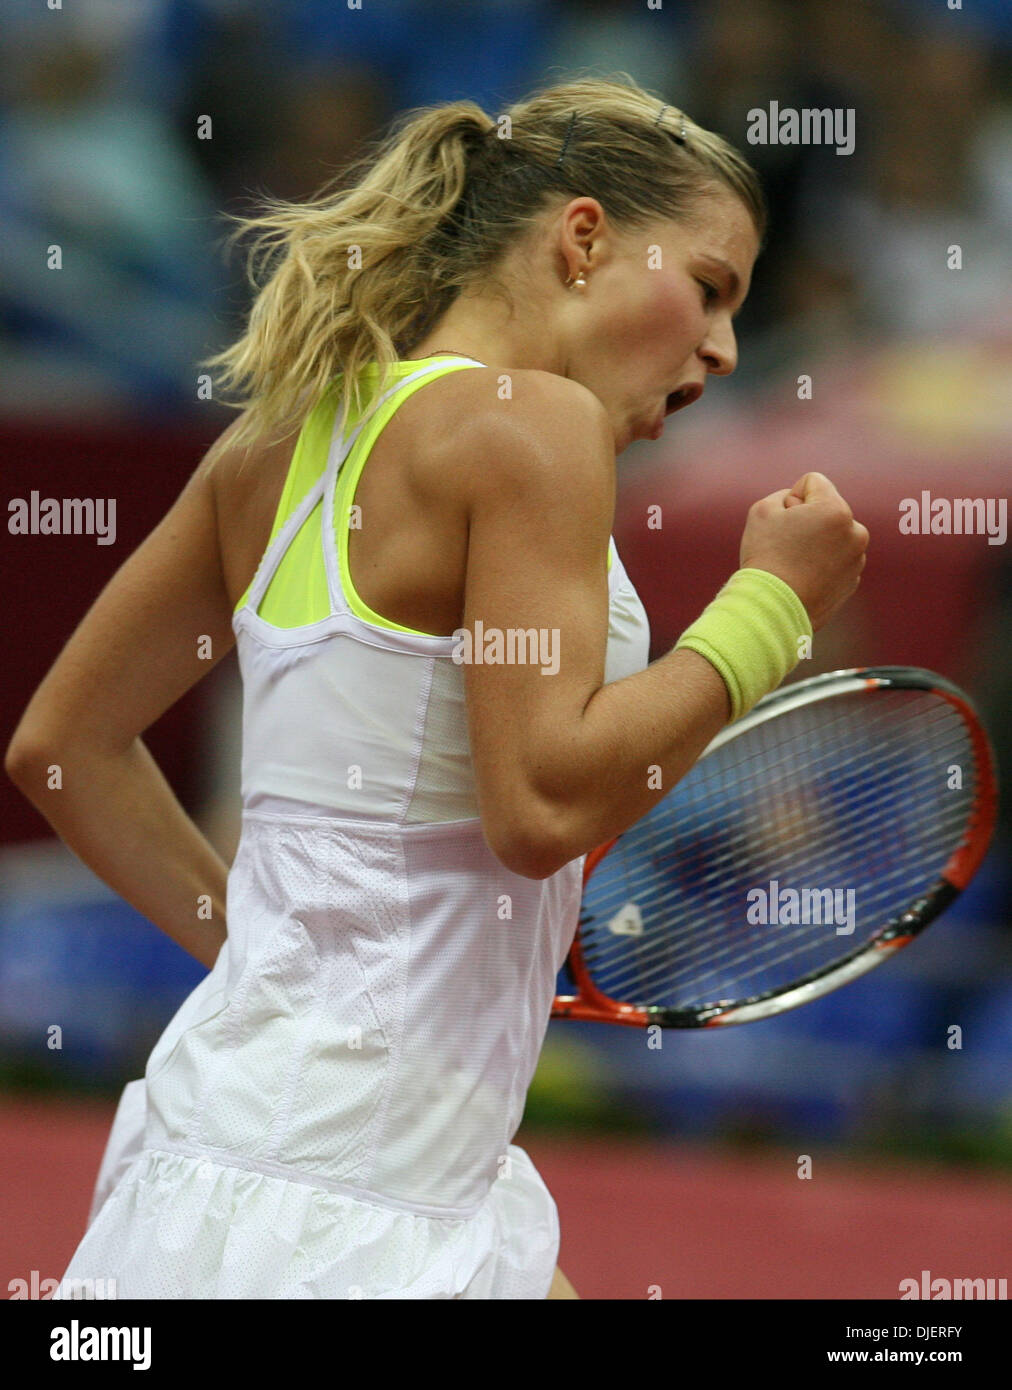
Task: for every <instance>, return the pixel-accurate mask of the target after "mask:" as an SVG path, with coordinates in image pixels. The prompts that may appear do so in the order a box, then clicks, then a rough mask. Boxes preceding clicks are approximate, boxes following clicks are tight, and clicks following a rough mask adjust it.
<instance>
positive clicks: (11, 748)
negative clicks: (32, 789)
mask: <svg viewBox="0 0 1012 1390" xmlns="http://www.w3.org/2000/svg"><path fill="white" fill-rule="evenodd" d="M36 761H37V759H36V756H35V754H34V753H33V751H32V750H31V749H30V748H29V747H28V745H27V744H25V743H23V742H21V741H20V740H19V739H18V736H17V734H15V735H14V737H13V738H12V739H11V741H10V743H9V744H8V745H7V751H6V753H5V754H4V772H6V774H7V776H8V777H9V778H10V779H11V781H12V782H13V783H14V785H15V786H16V787H20V786H21V784H22V782H23V781H24V780H25V777H26V776H27V772H28V769H29V768H30V767H32V766H33V765H34V764H35V763H36Z"/></svg>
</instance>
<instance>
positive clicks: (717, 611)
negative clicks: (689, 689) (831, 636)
mask: <svg viewBox="0 0 1012 1390" xmlns="http://www.w3.org/2000/svg"><path fill="white" fill-rule="evenodd" d="M803 638H807V639H808V641H809V643H810V642H811V638H812V624H811V621H810V619H809V617H808V613H807V611H806V609H805V605H804V604H803V603H802V602H801V600H800V599H799V598H798V596H797V594H796V593H795V592H794V590H793V589H792V588H791V587H790V585H789V584H785V583H784V581H783V580H782V579H780V578H779V576H777V575H775V574H770V573H769V571H768V570H758V569H741V570H737V571H735V573H734V574H732V576H731V578H730V579H729V580H728V581H727V583H726V584H725V585H724V587H723V588H722V589H721V591H720V593H719V594H718V595H717V597H716V598H715V599H714V600H713V602H712V603H710V604H708V605H707V607H706V608H705V609H704V610H703V612H702V613H701V614H700V616H699V617H698V618H697V619H696V621H695V622H694V623H692V624H691V626H690V627H687V628H686V629H685V631H684V632H683V633H682V635H681V637H679V639H678V641H677V642H676V643H675V650H676V651H677V650H678V649H679V648H680V647H687V648H688V649H689V650H690V651H693V652H696V653H697V654H698V655H699V656H702V657H705V659H706V660H707V661H708V662H709V663H710V665H711V666H713V667H714V668H715V669H716V670H717V671H718V672H719V674H720V676H721V678H722V679H723V681H724V684H725V685H726V686H727V693H728V695H729V697H730V700H731V718H732V720H735V719H740V718H741V716H742V715H743V714H747V713H748V711H749V710H750V709H751V708H752V707H753V705H755V704H757V703H758V701H759V700H761V699H762V697H763V696H764V695H768V694H769V693H770V691H772V690H775V689H776V688H777V686H778V685H779V684H780V682H781V681H782V680H783V678H784V677H785V676H786V675H787V674H788V673H789V672H791V671H793V670H794V668H795V666H797V664H798V662H799V661H800V659H801V649H802V639H803Z"/></svg>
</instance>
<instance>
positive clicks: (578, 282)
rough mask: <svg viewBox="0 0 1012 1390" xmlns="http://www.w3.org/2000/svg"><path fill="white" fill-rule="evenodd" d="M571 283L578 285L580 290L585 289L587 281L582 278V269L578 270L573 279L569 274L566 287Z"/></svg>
mask: <svg viewBox="0 0 1012 1390" xmlns="http://www.w3.org/2000/svg"><path fill="white" fill-rule="evenodd" d="M573 285H579V287H580V289H582V290H585V289H586V288H587V281H586V279H585V278H584V274H583V271H582V270H581V271H580V273H579V275H578V276H577V277H576V279H575V280H574V279H573V277H572V276H570V277H569V279H568V280H567V281H566V288H567V289H569V288H571V287H572V286H573Z"/></svg>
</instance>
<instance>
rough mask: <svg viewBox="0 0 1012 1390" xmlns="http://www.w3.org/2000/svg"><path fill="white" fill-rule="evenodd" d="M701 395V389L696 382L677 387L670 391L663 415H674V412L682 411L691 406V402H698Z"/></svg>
mask: <svg viewBox="0 0 1012 1390" xmlns="http://www.w3.org/2000/svg"><path fill="white" fill-rule="evenodd" d="M702 394H703V388H702V386H700V385H699V384H698V383H696V382H692V383H691V384H690V385H688V386H679V387H678V389H677V390H675V391H672V392H671V394H670V395H669V396H668V398H667V400H666V402H665V405H664V414H665V415H674V413H675V411H676V410H684V409H685V407H686V406H687V405H692V403H693V401H698V400H699V398H700V396H701V395H702Z"/></svg>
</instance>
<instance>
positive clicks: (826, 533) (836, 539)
mask: <svg viewBox="0 0 1012 1390" xmlns="http://www.w3.org/2000/svg"><path fill="white" fill-rule="evenodd" d="M867 548H868V531H867V529H866V528H865V527H864V526H862V525H861V523H860V522H859V521H855V520H854V514H853V512H852V511H851V509H850V507H848V505H847V503H846V502H845V501H844V500H843V498H842V497H841V496H840V494H839V493H838V492H837V490H836V488H835V487H834V486H833V484H832V483H831V482H830V481H829V479H828V478H827V477H826V476H825V475H824V474H822V473H806V474H805V475H804V477H802V478H799V479H798V481H797V482H796V483H795V484H794V486H793V487H792V488H782V489H780V490H779V491H777V492H771V493H770V494H769V496H768V497H763V498H761V499H760V500H759V501H758V502H756V503H754V504H753V506H752V507H751V508H750V509H749V514H748V521H747V522H746V523H745V530H744V532H743V534H742V538H741V561H740V562H741V567H742V569H759V570H767V571H768V572H769V573H770V574H775V575H777V577H778V578H780V579H782V580H783V581H784V583H785V584H789V585H790V587H791V588H792V589H793V590H794V592H795V593H796V594H797V596H798V598H799V599H800V600H801V602H802V603H803V604H804V605H805V608H806V610H807V612H808V616H809V619H810V620H811V624H812V630H813V632H815V631H818V629H819V628H820V627H822V626H823V624H824V623H826V622H827V621H828V620H829V618H830V617H831V616H832V615H833V613H835V612H836V610H837V609H838V608H839V607H840V606H841V604H843V603H845V602H846V601H847V599H848V598H850V596H851V594H852V593H853V592H854V590H855V589H856V588H857V586H858V584H859V583H860V579H861V571H862V570H863V569H864V566H865V558H866V557H865V551H866V550H867Z"/></svg>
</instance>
